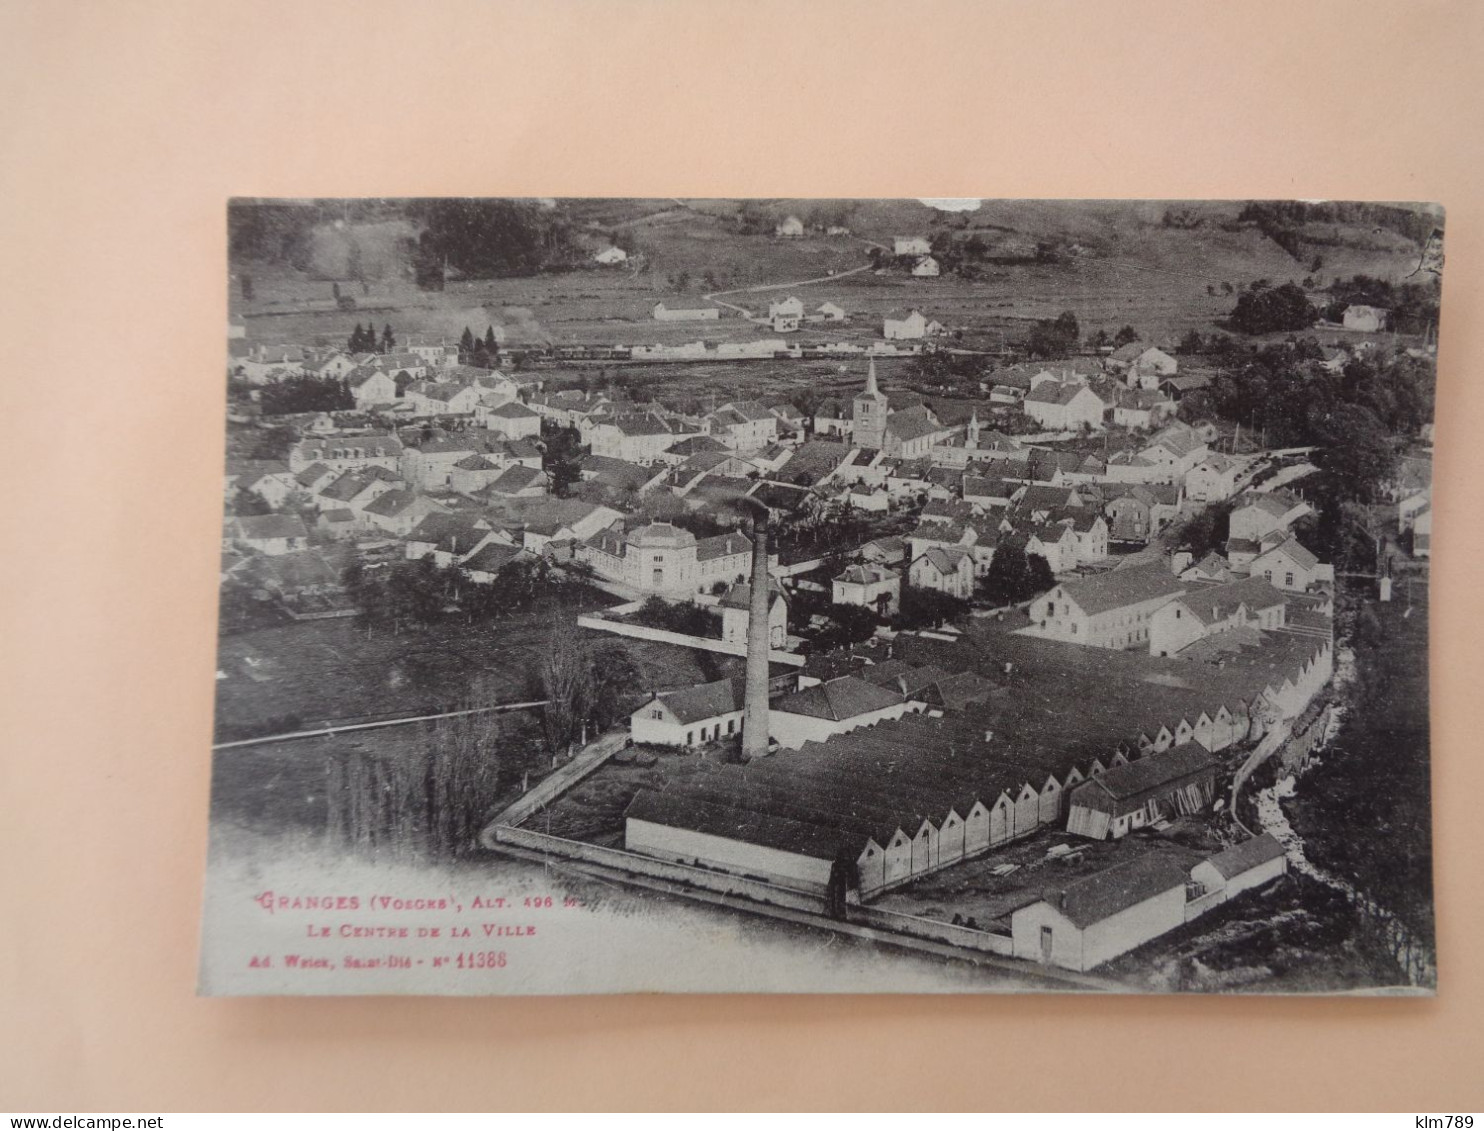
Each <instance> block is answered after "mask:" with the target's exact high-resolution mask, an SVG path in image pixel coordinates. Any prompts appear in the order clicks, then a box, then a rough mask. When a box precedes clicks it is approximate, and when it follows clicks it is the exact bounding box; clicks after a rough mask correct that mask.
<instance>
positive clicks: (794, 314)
mask: <svg viewBox="0 0 1484 1131" xmlns="http://www.w3.org/2000/svg"><path fill="white" fill-rule="evenodd" d="M803 320H804V303H803V301H802V300H801V299H797V298H795V297H794V296H793V295H789V296H788V298H785V299H779V300H778V301H777V302H771V303H769V304H768V325H769V326H770V327H772V329H773V331H774V332H775V333H779V334H786V333H790V332H792V331H794V330H797V329H798V328H799V324H800V323H801V322H803Z"/></svg>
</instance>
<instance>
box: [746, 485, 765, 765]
mask: <svg viewBox="0 0 1484 1131" xmlns="http://www.w3.org/2000/svg"><path fill="white" fill-rule="evenodd" d="M749 596H750V598H751V600H750V601H749V602H748V610H747V674H746V687H745V691H744V698H743V702H742V760H743V761H744V762H746V761H750V760H751V759H753V758H761V757H764V756H766V755H767V753H768V511H767V508H765V507H759V508H758V510H757V518H756V520H755V521H754V522H753V526H752V592H751V594H750V595H749Z"/></svg>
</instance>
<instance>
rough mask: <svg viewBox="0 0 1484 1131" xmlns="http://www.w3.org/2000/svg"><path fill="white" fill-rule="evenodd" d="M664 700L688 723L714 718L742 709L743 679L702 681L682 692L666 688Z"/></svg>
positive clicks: (666, 704) (662, 698) (675, 713)
mask: <svg viewBox="0 0 1484 1131" xmlns="http://www.w3.org/2000/svg"><path fill="white" fill-rule="evenodd" d="M659 698H660V701H661V702H663V703H664V705H665V706H666V707H668V708H669V709H670V712H671V713H672V714H673V715H674V716H675V717H676V718H677V719H678V720H679V721H680V722H681V723H684V724H690V723H695V722H700V721H701V720H702V719H714V718H716V716H718V715H725V714H727V713H729V712H731V711H740V710H741V709H742V681H741V680H738V679H719V680H717V681H716V682H715V683H698V684H696V686H694V687H686V688H683V689H681V690H680V691H663V692H661V693H660V696H659Z"/></svg>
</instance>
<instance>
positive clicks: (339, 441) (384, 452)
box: [289, 434, 402, 474]
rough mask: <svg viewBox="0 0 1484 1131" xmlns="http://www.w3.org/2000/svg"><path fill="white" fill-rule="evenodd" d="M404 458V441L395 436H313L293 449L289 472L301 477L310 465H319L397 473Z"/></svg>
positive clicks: (343, 469)
mask: <svg viewBox="0 0 1484 1131" xmlns="http://www.w3.org/2000/svg"><path fill="white" fill-rule="evenodd" d="M401 459H402V441H401V440H399V439H397V438H396V437H395V436H387V435H382V434H367V435H363V436H342V437H338V438H335V439H325V438H322V437H313V438H309V439H304V440H300V441H299V442H298V443H297V444H295V445H294V446H293V447H292V448H290V449H289V470H290V471H292V472H294V473H295V474H298V473H299V472H301V471H303V470H304V469H305V468H307V467H308V466H309V465H310V464H314V463H319V464H323V465H324V466H326V467H328V468H329V469H330V470H331V471H354V470H356V469H359V468H366V467H384V468H386V470H388V471H396V470H398V464H399V462H400V461H401Z"/></svg>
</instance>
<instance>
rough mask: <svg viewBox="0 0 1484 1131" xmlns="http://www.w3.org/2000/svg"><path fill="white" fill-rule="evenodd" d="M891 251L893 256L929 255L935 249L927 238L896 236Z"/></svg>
mask: <svg viewBox="0 0 1484 1131" xmlns="http://www.w3.org/2000/svg"><path fill="white" fill-rule="evenodd" d="M891 250H892V254H893V255H927V254H928V253H929V252H930V251H932V250H933V247H932V244H931V243H929V242H928V239H927V237H926V236H894V237H893V238H892V241H891Z"/></svg>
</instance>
